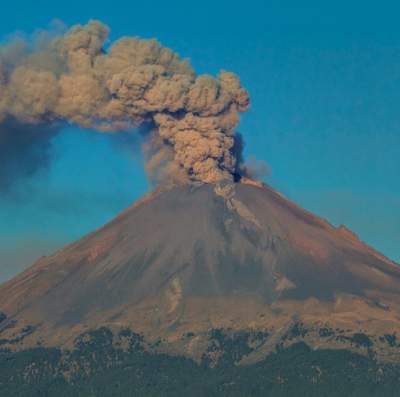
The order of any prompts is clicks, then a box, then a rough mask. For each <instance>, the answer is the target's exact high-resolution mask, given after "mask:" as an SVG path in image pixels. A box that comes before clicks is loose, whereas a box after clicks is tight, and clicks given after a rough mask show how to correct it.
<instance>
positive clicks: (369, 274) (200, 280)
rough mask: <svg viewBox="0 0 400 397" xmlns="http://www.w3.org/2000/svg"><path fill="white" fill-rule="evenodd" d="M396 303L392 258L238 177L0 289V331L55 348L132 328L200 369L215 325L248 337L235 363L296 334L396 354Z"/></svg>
mask: <svg viewBox="0 0 400 397" xmlns="http://www.w3.org/2000/svg"><path fill="white" fill-rule="evenodd" d="M399 303H400V269H399V267H398V265H396V264H395V263H393V262H391V261H390V260H389V259H387V258H385V257H384V256H382V255H381V254H379V253H378V252H376V251H374V250H373V249H372V248H370V247H368V246H367V245H365V244H364V243H362V242H361V241H360V240H359V239H358V238H357V236H356V235H354V234H353V233H352V232H350V231H349V230H347V229H346V228H345V227H343V226H342V227H340V228H335V227H333V226H332V225H330V224H329V223H328V222H326V221H324V220H322V219H320V218H318V217H316V216H314V215H312V214H310V213H308V212H306V211H304V210H302V209H301V208H299V207H298V206H296V205H295V204H293V203H292V202H290V201H289V200H287V199H286V198H284V197H283V196H282V195H280V194H279V193H277V192H276V191H274V190H273V189H271V188H270V187H268V186H265V185H261V184H258V183H256V182H253V181H250V180H243V181H242V182H241V183H235V184H225V185H223V184H220V185H209V184H198V185H182V186H178V187H174V188H170V189H160V190H158V191H155V192H153V193H151V194H149V195H147V196H145V197H144V198H142V199H141V200H139V201H138V202H136V203H134V204H133V205H132V206H131V207H130V208H128V209H127V210H126V211H124V212H123V213H122V214H120V215H119V216H118V217H117V218H115V219H114V220H113V221H111V222H110V223H109V224H107V225H106V226H104V227H102V228H101V229H99V230H97V231H95V232H94V233H92V234H90V235H88V236H86V237H84V238H83V239H81V240H79V241H77V242H76V243H74V244H72V245H70V246H68V247H66V248H64V249H62V250H61V251H59V252H57V253H55V254H54V255H52V256H49V257H43V258H41V259H40V260H39V261H38V262H37V263H35V264H34V265H33V266H32V267H30V268H29V269H28V270H26V271H25V272H23V273H21V274H20V275H18V276H17V277H15V278H13V279H12V280H10V281H9V282H7V283H5V284H3V285H2V286H1V287H0V311H1V313H2V316H1V318H0V320H1V322H0V338H1V344H2V346H3V347H4V348H9V349H11V350H13V351H15V350H18V351H20V350H24V349H27V348H32V347H35V346H38V345H39V346H46V347H58V348H65V349H67V348H72V347H73V345H74V343H75V341H76V338H77V337H79V335H82V334H84V333H85V332H88V331H90V330H94V329H98V328H101V327H106V328H108V329H110V330H112V331H114V332H116V333H118V332H120V330H122V329H130V330H133V331H134V332H135V333H138V334H140V335H142V336H143V338H144V340H145V341H146V343H147V344H148V347H149V349H150V348H151V349H153V350H156V351H158V352H167V353H172V354H178V355H184V356H186V357H189V358H192V359H194V360H195V361H200V360H201V359H204V357H205V355H206V356H207V357H208V359H209V360H210V362H211V363H212V362H214V361H216V360H218V357H219V356H220V355H221V354H222V353H221V352H220V351H219V350H218V348H214V349H212V348H211V350H210V346H212V345H213V343H214V342H213V335H214V336H215V332H222V333H223V335H225V336H226V337H228V338H231V339H232V338H235V336H237V335H247V336H246V338H247V339H246V345H247V346H248V351H247V353H246V354H243V355H241V356H240V357H238V358H237V362H238V363H239V362H240V363H244V364H245V363H254V362H258V361H259V360H262V359H264V358H265V357H266V356H268V354H270V353H271V352H273V351H276V348H277V346H281V347H288V346H290V345H292V344H293V343H296V342H299V341H302V342H304V343H306V344H307V345H308V346H310V347H311V348H313V349H323V348H329V349H343V348H346V349H350V350H353V351H354V352H357V353H361V354H365V355H371V354H373V355H374V356H375V357H377V358H378V359H380V360H383V361H386V362H396V361H398V360H399V359H400V356H399V353H398V346H397V340H396V333H398V332H399V330H400V305H399ZM216 330H217V331H216ZM214 339H215V338H214ZM214 344H215V343H214ZM217 345H218V344H217Z"/></svg>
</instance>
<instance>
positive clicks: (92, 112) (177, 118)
mask: <svg viewBox="0 0 400 397" xmlns="http://www.w3.org/2000/svg"><path fill="white" fill-rule="evenodd" d="M108 33H109V29H108V27H107V26H105V25H103V24H102V23H100V22H97V21H90V22H89V23H88V24H87V25H84V26H81V25H77V26H74V27H73V28H71V29H70V30H69V31H67V32H66V33H65V34H64V35H59V36H56V37H53V38H51V39H46V40H43V38H42V39H41V40H39V41H38V43H36V44H34V45H28V44H26V43H25V42H23V41H21V40H17V41H13V42H12V43H10V44H7V45H5V46H3V47H2V48H1V49H0V123H2V124H4V123H10V120H14V121H16V122H18V123H19V124H20V125H21V123H22V124H23V125H26V126H31V125H35V124H38V125H43V124H44V125H53V124H54V125H58V123H62V122H68V123H73V124H77V125H79V126H81V127H84V128H91V129H94V130H97V131H104V132H118V131H125V130H127V129H131V128H134V127H137V126H139V125H141V124H143V123H145V124H146V125H147V124H148V125H150V126H151V133H150V137H149V140H148V142H146V145H145V152H146V157H147V160H148V161H147V167H146V168H147V170H148V172H149V174H150V175H151V176H153V177H156V178H158V179H161V180H171V179H172V180H174V181H188V180H194V181H202V182H208V183H214V182H218V181H221V180H225V179H227V180H229V179H230V180H232V179H233V178H234V175H235V174H236V172H237V169H238V167H239V165H240V164H238V163H239V162H240V161H238V159H240V154H239V153H236V152H237V150H239V148H240V145H239V144H238V143H237V142H236V140H237V137H236V136H235V127H236V126H237V124H238V121H239V119H238V113H239V112H243V111H246V110H247V108H248V105H249V97H248V94H247V92H246V91H245V90H244V89H243V88H242V87H241V84H240V81H239V78H238V77H237V76H236V75H234V74H233V73H229V72H221V73H220V75H219V76H218V78H213V77H211V76H207V75H202V76H196V75H195V73H194V71H193V69H192V68H191V66H190V64H189V63H188V61H186V60H182V59H181V58H180V57H179V56H178V55H177V54H175V53H174V52H172V51H171V50H170V49H168V48H165V47H162V46H161V45H160V44H159V43H158V42H157V41H156V40H142V39H138V38H128V37H127V38H122V39H120V40H119V41H117V42H115V43H113V44H112V45H111V46H110V47H109V48H108V49H107V50H105V48H104V43H105V42H106V40H107V37H108ZM1 131H2V129H1V128H0V132H1ZM19 133H21V134H22V133H24V128H21V131H20V132H19ZM48 136H49V135H48V134H44V135H43V139H44V140H46V139H48ZM0 138H1V137H0ZM16 139H19V138H16ZM19 140H20V139H19ZM0 142H1V139H0Z"/></svg>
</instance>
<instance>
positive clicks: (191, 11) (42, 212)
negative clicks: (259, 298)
mask: <svg viewBox="0 0 400 397" xmlns="http://www.w3.org/2000/svg"><path fill="white" fill-rule="evenodd" d="M366 3H368V2H361V1H360V2H359V1H352V2H349V1H347V2H340V1H339V2H321V1H318V2H299V1H293V2H285V1H268V0H265V1H248V2H245V1H240V2H239V1H236V2H235V1H232V0H230V1H228V0H219V1H216V0H214V1H210V0H203V1H201V2H189V1H187V0H186V1H172V0H170V1H156V0H154V1H146V2H144V1H141V2H137V1H132V0H131V1H121V0H114V1H112V2H110V1H102V2H99V1H92V0H85V1H83V0H81V1H76V0H69V1H54V0H53V1H44V0H36V1H35V2H33V1H22V0H14V1H12V2H9V1H7V2H3V4H2V6H1V15H0V36H1V37H3V38H4V37H5V36H6V35H7V34H9V33H12V32H15V31H16V30H21V31H25V32H32V31H33V30H34V29H35V28H38V27H46V26H47V25H48V24H49V22H50V21H51V20H52V19H54V18H59V19H61V20H62V21H64V22H65V23H66V24H68V25H72V24H74V23H85V22H86V21H87V20H88V19H90V18H95V19H100V20H102V21H104V22H105V23H107V24H108V25H109V26H110V27H111V29H112V33H111V39H112V40H114V39H116V38H118V37H120V36H122V35H135V36H142V37H156V38H158V39H159V41H161V43H162V44H164V45H166V46H169V47H171V48H172V49H174V50H175V51H177V52H178V53H180V54H181V55H182V56H183V57H187V58H190V60H191V62H192V64H193V66H194V67H195V69H196V70H197V71H198V72H199V73H211V74H216V73H218V71H219V70H220V69H226V70H231V71H234V72H236V73H237V74H239V75H240V76H241V79H242V82H243V84H244V85H245V86H246V87H247V88H248V90H249V91H250V94H251V99H252V106H251V110H250V111H249V112H248V113H247V114H245V115H244V116H243V118H242V122H241V124H240V128H239V130H240V132H242V134H243V135H244V137H245V140H246V151H245V153H246V156H250V155H255V156H256V157H258V158H260V159H263V160H265V161H266V162H267V163H268V164H269V166H270V168H271V170H272V174H271V176H270V177H268V178H267V179H266V181H267V182H269V183H270V184H272V185H273V186H274V187H276V188H277V189H279V190H280V191H282V192H283V193H284V194H286V195H287V196H288V197H289V198H291V199H293V200H294V201H296V202H297V203H299V204H300V205H302V206H304V207H305V208H307V209H309V210H311V211H314V212H316V213H317V214H319V215H321V216H323V217H324V218H327V219H328V220H329V221H331V222H332V223H334V224H341V223H345V224H347V226H349V227H350V228H351V229H353V230H354V231H355V232H356V233H358V234H359V236H360V237H361V238H362V239H363V240H365V241H366V242H368V243H369V244H371V245H373V246H375V247H376V248H378V249H379V250H380V251H382V252H383V253H385V254H386V255H388V256H390V257H391V258H393V259H395V260H397V261H400V180H399V173H400V67H399V65H400V28H399V24H398V15H399V13H400V5H397V6H396V3H395V2H388V1H381V2H369V3H368V4H369V5H368V4H366ZM52 145H53V162H52V166H51V167H50V169H49V170H46V171H43V172H42V173H40V174H39V175H36V176H35V178H33V179H31V180H26V181H24V183H23V184H22V185H20V186H19V187H18V191H14V192H13V193H12V194H8V195H4V194H3V196H0V280H4V279H6V278H8V277H10V276H11V275H13V274H15V273H16V272H17V271H19V270H21V269H22V268H24V267H26V266H28V265H30V264H31V263H32V261H33V260H34V258H35V257H37V256H40V255H42V254H46V253H49V252H52V251H53V250H55V249H57V248H58V247H60V246H62V245H64V244H65V243H68V242H71V241H73V240H74V239H76V238H78V237H80V236H82V235H83V234H85V233H87V232H89V231H91V230H93V229H94V228H95V227H98V226H100V225H102V224H103V223H104V222H106V221H107V220H109V219H111V217H113V216H114V215H115V214H117V213H118V212H119V211H120V210H122V209H123V208H124V207H126V206H127V205H129V203H130V202H132V201H133V200H134V199H135V198H137V197H139V196H140V195H141V194H143V192H145V191H146V190H147V189H148V185H147V181H146V179H145V177H144V173H143V168H142V162H141V159H140V154H139V152H138V150H137V148H136V149H135V147H133V146H134V145H133V146H132V150H128V149H127V146H126V145H125V146H124V145H121V144H120V143H118V142H117V143H116V142H114V141H112V140H110V139H109V138H107V137H106V136H103V135H100V134H95V133H90V132H85V131H79V130H77V129H74V128H69V129H68V130H66V131H64V132H63V133H62V134H61V135H59V136H58V137H57V138H56V139H55V140H54V141H53V142H52ZM0 166H1V159H0Z"/></svg>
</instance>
